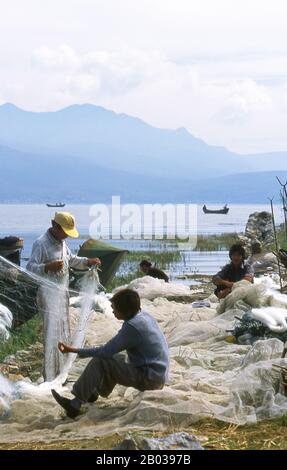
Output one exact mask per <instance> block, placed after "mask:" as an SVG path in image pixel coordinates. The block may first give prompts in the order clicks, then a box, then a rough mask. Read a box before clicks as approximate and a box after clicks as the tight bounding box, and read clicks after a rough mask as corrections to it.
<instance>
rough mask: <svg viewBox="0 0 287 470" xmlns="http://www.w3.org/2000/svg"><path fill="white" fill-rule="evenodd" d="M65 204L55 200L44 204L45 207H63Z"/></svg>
mask: <svg viewBox="0 0 287 470" xmlns="http://www.w3.org/2000/svg"><path fill="white" fill-rule="evenodd" d="M65 205H66V204H64V203H63V202H56V204H48V203H47V204H46V206H47V207H65Z"/></svg>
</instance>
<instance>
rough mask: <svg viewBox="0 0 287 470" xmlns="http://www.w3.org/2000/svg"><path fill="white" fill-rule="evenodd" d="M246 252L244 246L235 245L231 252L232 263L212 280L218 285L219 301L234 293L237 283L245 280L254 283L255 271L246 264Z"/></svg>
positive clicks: (216, 292) (216, 293)
mask: <svg viewBox="0 0 287 470" xmlns="http://www.w3.org/2000/svg"><path fill="white" fill-rule="evenodd" d="M245 256H246V255H245V250H244V248H243V246H242V245H240V244H235V245H232V247H231V248H230V250H229V258H230V259H231V263H229V264H227V265H226V266H224V267H223V268H222V269H221V271H219V272H218V273H217V274H215V276H213V278H212V282H213V284H215V285H216V289H215V291H214V293H215V295H216V296H217V297H218V298H219V299H224V298H225V297H226V296H227V295H228V294H230V292H231V291H232V287H233V284H234V283H235V282H239V281H242V280H243V279H244V280H246V281H249V282H253V277H254V276H253V269H252V267H251V266H250V265H249V264H248V263H245V261H244V260H245Z"/></svg>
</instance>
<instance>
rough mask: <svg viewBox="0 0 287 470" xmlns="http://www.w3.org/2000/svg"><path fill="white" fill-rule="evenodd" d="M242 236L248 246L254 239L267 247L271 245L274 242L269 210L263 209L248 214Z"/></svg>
mask: <svg viewBox="0 0 287 470" xmlns="http://www.w3.org/2000/svg"><path fill="white" fill-rule="evenodd" d="M244 238H245V241H247V244H248V246H249V245H250V244H251V242H254V241H255V240H258V241H259V242H261V243H262V244H263V245H264V246H267V247H268V246H270V245H272V244H273V243H274V233H273V224H272V216H271V214H270V212H266V211H263V212H254V213H253V214H250V216H249V219H248V222H247V224H246V228H245V237H244Z"/></svg>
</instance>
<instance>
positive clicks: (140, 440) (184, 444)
mask: <svg viewBox="0 0 287 470" xmlns="http://www.w3.org/2000/svg"><path fill="white" fill-rule="evenodd" d="M115 450H204V449H203V447H202V446H201V444H200V442H199V440H198V439H197V438H196V437H195V436H193V435H192V434H188V433H186V432H178V433H174V434H170V435H169V436H166V437H161V438H147V437H143V436H136V437H132V436H130V435H127V437H126V438H125V439H124V440H123V442H121V443H120V444H119V445H118V446H117V447H116V448H115Z"/></svg>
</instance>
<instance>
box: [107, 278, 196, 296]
mask: <svg viewBox="0 0 287 470" xmlns="http://www.w3.org/2000/svg"><path fill="white" fill-rule="evenodd" d="M124 287H128V288H129V289H134V290H136V291H137V292H138V294H139V296H140V297H141V298H142V299H143V298H144V299H150V300H152V299H155V298H156V297H177V296H179V297H180V296H189V295H191V294H192V293H194V292H196V289H193V290H192V291H191V289H190V287H189V286H187V285H183V284H178V283H172V282H165V281H164V280H163V279H155V278H153V277H150V276H143V277H141V278H138V279H134V280H133V281H131V282H130V283H129V284H126V285H124V286H121V287H118V288H117V289H115V292H116V291H118V290H119V289H122V288H124Z"/></svg>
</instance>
